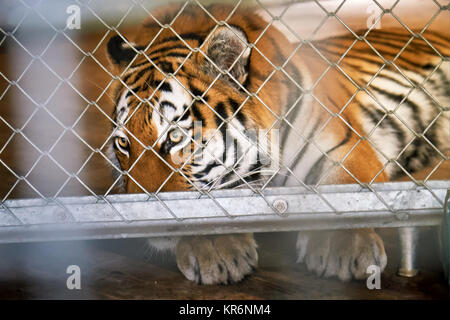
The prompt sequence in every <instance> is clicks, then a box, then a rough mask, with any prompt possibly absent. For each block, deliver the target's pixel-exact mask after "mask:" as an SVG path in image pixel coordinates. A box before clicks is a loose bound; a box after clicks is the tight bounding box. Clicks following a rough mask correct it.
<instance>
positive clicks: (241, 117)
mask: <svg viewBox="0 0 450 320" xmlns="http://www.w3.org/2000/svg"><path fill="white" fill-rule="evenodd" d="M228 104H229V105H230V107H231V110H233V114H234V115H235V117H236V119H238V120H239V122H240V123H242V125H243V126H244V127H245V123H246V120H245V116H244V113H243V112H242V109H243V107H242V108H241V110H239V112H237V113H236V111H237V110H238V109H239V107H240V105H239V103H238V102H237V101H236V100H234V99H233V98H228Z"/></svg>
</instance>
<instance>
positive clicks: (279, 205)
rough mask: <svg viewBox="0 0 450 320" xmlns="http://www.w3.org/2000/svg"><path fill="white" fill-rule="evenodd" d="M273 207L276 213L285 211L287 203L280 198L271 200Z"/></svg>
mask: <svg viewBox="0 0 450 320" xmlns="http://www.w3.org/2000/svg"><path fill="white" fill-rule="evenodd" d="M273 207H274V208H275V210H277V211H278V213H281V214H282V213H285V212H286V210H287V208H288V204H287V202H286V201H284V200H282V199H277V200H275V201H274V202H273Z"/></svg>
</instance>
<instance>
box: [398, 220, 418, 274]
mask: <svg viewBox="0 0 450 320" xmlns="http://www.w3.org/2000/svg"><path fill="white" fill-rule="evenodd" d="M398 234H399V239H400V266H399V268H398V275H399V276H401V277H408V278H410V277H414V276H415V275H417V273H418V272H419V270H417V269H416V248H417V241H418V238H419V228H418V227H402V228H399V229H398Z"/></svg>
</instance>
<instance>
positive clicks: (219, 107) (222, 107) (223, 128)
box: [214, 102, 230, 163]
mask: <svg viewBox="0 0 450 320" xmlns="http://www.w3.org/2000/svg"><path fill="white" fill-rule="evenodd" d="M214 110H215V111H216V112H217V113H218V114H219V115H220V116H221V117H222V118H223V119H224V120H226V119H227V118H228V115H227V110H226V108H225V105H224V104H223V103H222V102H219V103H218V104H217V105H216V106H215V108H214ZM215 120H216V126H217V128H219V127H220V129H219V130H220V133H221V134H222V139H223V148H224V150H223V156H224V157H223V163H225V162H226V161H227V149H228V147H229V145H227V142H228V143H229V142H230V141H227V140H229V139H227V125H226V123H225V122H224V120H222V119H221V118H220V117H219V116H218V115H215Z"/></svg>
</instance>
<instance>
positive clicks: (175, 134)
mask: <svg viewBox="0 0 450 320" xmlns="http://www.w3.org/2000/svg"><path fill="white" fill-rule="evenodd" d="M169 138H170V141H172V142H174V143H178V142H180V141H181V140H182V139H183V134H182V133H181V130H180V129H175V130H172V131H171V132H170V133H169Z"/></svg>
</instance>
